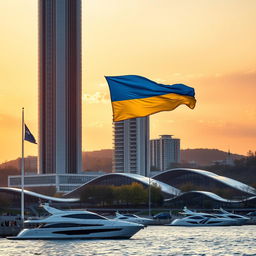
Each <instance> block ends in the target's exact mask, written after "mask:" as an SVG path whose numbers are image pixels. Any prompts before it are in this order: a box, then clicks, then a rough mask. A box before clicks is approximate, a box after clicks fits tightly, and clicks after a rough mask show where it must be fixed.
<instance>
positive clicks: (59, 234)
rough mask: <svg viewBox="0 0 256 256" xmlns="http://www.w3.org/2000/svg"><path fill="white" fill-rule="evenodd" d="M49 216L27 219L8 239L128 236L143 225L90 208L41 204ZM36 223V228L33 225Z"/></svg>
mask: <svg viewBox="0 0 256 256" xmlns="http://www.w3.org/2000/svg"><path fill="white" fill-rule="evenodd" d="M43 208H44V209H45V210H46V211H47V212H49V213H50V214H51V215H50V216H48V217H46V218H44V219H39V220H27V221H25V225H30V226H34V227H33V228H25V229H23V230H22V231H21V232H20V233H19V234H18V235H17V236H16V237H9V239H16V240H24V239H128V238H130V237H131V236H133V235H134V234H135V233H137V232H138V231H139V230H140V229H142V228H144V226H143V225H140V224H136V223H129V222H125V221H118V220H110V219H107V218H105V217H103V216H100V215H98V214H96V213H93V212H89V211H62V210H58V209H55V208H53V207H50V206H49V205H43ZM35 226H37V227H35Z"/></svg>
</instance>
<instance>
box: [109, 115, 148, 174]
mask: <svg viewBox="0 0 256 256" xmlns="http://www.w3.org/2000/svg"><path fill="white" fill-rule="evenodd" d="M113 159H114V160H113V170H114V172H123V173H135V174H140V175H144V176H148V175H149V164H150V160H149V117H140V118H133V119H128V120H124V121H120V122H116V123H115V124H114V158H113Z"/></svg>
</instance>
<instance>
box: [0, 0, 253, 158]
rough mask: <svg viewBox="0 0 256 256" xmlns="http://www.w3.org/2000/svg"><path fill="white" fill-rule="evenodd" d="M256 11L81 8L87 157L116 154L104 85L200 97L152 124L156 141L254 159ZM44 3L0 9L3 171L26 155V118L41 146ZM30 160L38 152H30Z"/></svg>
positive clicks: (17, 0) (124, 5) (213, 3)
mask: <svg viewBox="0 0 256 256" xmlns="http://www.w3.org/2000/svg"><path fill="white" fill-rule="evenodd" d="M255 13H256V1H254V0H248V1H243V0H236V1H234V0H226V1H223V0H210V1H204V0H194V1H191V0H159V1H149V0H139V1H138V0H129V1H120V0H108V1H106V0H83V1H82V15H83V18H82V33H83V34H82V42H83V44H82V45H83V54H82V72H83V73H82V75H83V95H82V97H83V106H82V109H83V128H82V134H83V151H85V150H86V151H91V150H99V149H105V148H112V109H111V102H110V99H109V91H108V86H107V83H106V81H105V78H104V76H112V75H113V76H114V75H130V74H134V75H141V76H145V77H147V78H149V79H151V80H154V81H156V82H161V83H164V84H174V83H184V84H186V85H188V86H191V87H193V88H195V92H196V99H197V106H196V108H195V109H194V110H190V109H189V108H187V107H186V106H181V107H179V108H177V109H176V110H175V111H171V112H162V113H158V114H155V115H152V116H151V118H150V122H151V127H150V129H151V137H152V138H156V137H158V136H159V135H160V134H172V135H174V137H177V138H180V139H181V148H182V149H185V148H217V149H221V150H224V151H228V149H230V151H231V152H232V153H239V154H246V153H247V152H248V151H249V150H250V149H251V150H255V149H256V148H255V145H256V104H255V95H256V50H255V45H256V33H255V27H256V15H255ZM37 14H38V11H37V1H35V0H8V1H0V17H1V19H0V35H1V40H0V49H1V50H0V145H1V147H0V163H1V162H4V161H6V160H11V159H15V158H17V157H19V156H20V152H21V108H22V107H24V108H25V122H26V124H27V125H28V127H29V129H30V130H31V132H32V133H33V134H34V135H35V137H36V138H37V134H38V132H37V130H38V124H37V120H38V92H37V89H38V52H37V51H38V38H37V36H38V32H37V30H38V20H37ZM25 150H26V155H37V146H35V145H33V144H29V143H26V149H25Z"/></svg>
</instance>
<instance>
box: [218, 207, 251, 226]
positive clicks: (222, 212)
mask: <svg viewBox="0 0 256 256" xmlns="http://www.w3.org/2000/svg"><path fill="white" fill-rule="evenodd" d="M215 211H216V212H217V213H214V215H215V216H217V217H224V218H231V219H233V220H234V221H236V223H237V225H244V224H246V223H247V222H248V221H249V220H250V218H247V217H245V216H243V215H239V214H234V213H230V212H228V211H225V210H224V209H222V208H220V209H218V210H215Z"/></svg>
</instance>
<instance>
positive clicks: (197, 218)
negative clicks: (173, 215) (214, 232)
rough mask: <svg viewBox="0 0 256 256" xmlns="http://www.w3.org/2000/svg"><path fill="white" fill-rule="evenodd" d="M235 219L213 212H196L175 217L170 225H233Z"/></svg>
mask: <svg viewBox="0 0 256 256" xmlns="http://www.w3.org/2000/svg"><path fill="white" fill-rule="evenodd" d="M235 223H236V222H235V221H234V220H232V219H230V218H219V217H217V216H214V215H211V214H194V215H189V216H186V217H184V218H181V219H175V220H174V221H172V222H171V224H168V225H170V226H231V225H235Z"/></svg>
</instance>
